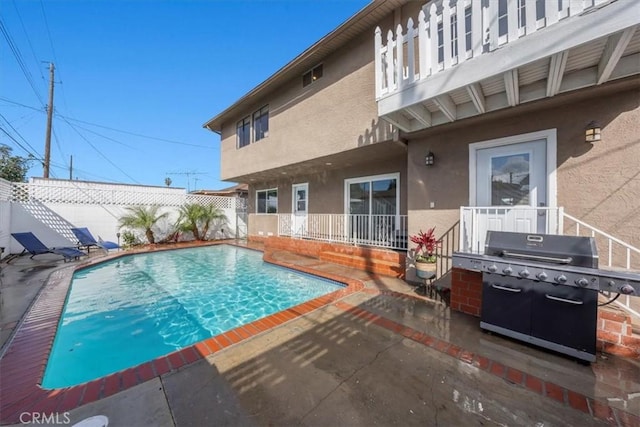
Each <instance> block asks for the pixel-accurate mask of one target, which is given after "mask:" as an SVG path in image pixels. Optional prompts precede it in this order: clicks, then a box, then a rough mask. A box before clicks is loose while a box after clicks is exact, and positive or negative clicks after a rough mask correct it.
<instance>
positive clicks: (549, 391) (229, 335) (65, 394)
mask: <svg viewBox="0 0 640 427" xmlns="http://www.w3.org/2000/svg"><path fill="white" fill-rule="evenodd" d="M163 249H172V248H170V247H167V248H163ZM129 254H130V252H126V253H120V254H116V255H113V256H110V257H109V258H102V259H99V260H89V261H85V262H83V263H80V264H78V265H76V266H71V267H66V268H62V269H60V270H56V271H55V272H53V273H52V274H51V276H50V277H49V280H48V281H47V283H46V284H45V286H44V287H43V290H42V291H41V292H40V294H39V295H38V297H37V298H36V300H35V302H34V304H33V305H32V307H31V308H30V309H29V312H28V313H27V314H26V316H25V317H24V319H23V320H22V322H21V323H20V325H19V326H18V329H17V331H16V333H15V335H14V337H13V339H12V341H11V343H10V345H9V347H8V349H7V351H6V352H5V354H4V355H3V357H2V359H0V372H2V377H1V382H2V389H1V390H0V424H11V423H17V422H19V417H20V414H21V413H23V412H30V413H33V412H38V413H44V414H55V413H63V412H65V411H69V410H72V409H74V408H77V407H79V406H82V405H85V404H87V403H91V402H95V401H97V400H99V399H103V398H105V397H108V396H111V395H114V394H116V393H118V392H120V391H123V390H126V389H128V388H131V387H133V386H135V385H138V384H141V383H143V382H146V381H149V380H151V379H153V378H156V377H159V376H161V375H164V374H166V373H168V372H171V371H175V370H178V369H180V368H181V367H183V366H186V365H189V364H191V363H193V362H196V361H198V360H200V359H202V358H205V357H207V356H209V355H212V354H214V353H216V352H219V351H221V350H222V349H224V348H226V347H229V346H231V345H233V344H236V343H238V342H240V341H243V340H245V339H248V338H251V337H253V336H256V335H258V334H261V333H263V332H266V331H269V330H271V329H273V328H275V327H277V326H279V325H282V324H284V323H286V322H288V321H290V320H293V319H296V318H298V317H300V316H302V315H304V314H307V313H309V312H311V311H314V310H316V309H318V308H321V307H324V306H326V305H328V304H332V303H334V306H335V307H337V308H339V309H341V310H343V311H344V312H345V313H348V314H350V315H351V316H353V317H354V319H359V320H361V321H366V322H369V323H373V324H375V325H376V326H379V327H382V328H385V329H387V330H390V331H392V332H394V333H397V334H400V335H402V336H403V337H405V338H408V339H411V340H413V341H415V342H418V343H421V344H423V345H425V346H428V347H430V348H432V349H434V350H436V351H439V352H441V353H443V354H446V355H448V356H451V357H454V358H456V359H458V360H460V361H461V362H463V363H468V364H470V365H473V366H475V367H476V368H478V369H480V370H483V371H485V372H487V373H489V374H491V375H495V376H497V377H499V378H502V379H504V380H505V381H507V382H509V383H511V384H514V385H516V386H520V387H524V388H526V389H528V390H531V391H533V392H535V393H538V394H541V395H543V396H546V397H548V398H550V399H554V400H556V401H557V402H559V403H561V404H564V405H568V406H571V407H572V408H574V409H577V410H579V411H582V412H584V413H586V414H589V415H591V416H592V417H594V418H597V419H600V420H604V421H607V422H609V423H613V424H617V425H623V426H640V417H638V416H637V415H634V414H631V413H629V412H625V411H623V410H621V409H617V408H613V407H610V406H609V405H607V404H606V403H604V402H601V401H597V400H595V399H593V398H590V397H588V396H585V395H583V394H582V393H580V392H577V391H574V390H569V389H566V388H564V387H561V386H559V385H557V384H555V383H553V382H550V381H546V380H544V379H541V378H537V377H535V376H532V375H529V374H527V373H525V372H523V371H520V370H518V369H514V368H512V367H509V366H506V365H503V364H501V363H499V362H496V361H493V360H490V359H488V358H486V357H483V356H481V355H478V354H474V353H472V352H469V351H466V350H464V349H463V348H460V347H458V346H456V345H454V344H451V343H449V342H447V341H443V340H440V339H438V338H436V337H433V336H430V335H427V334H425V333H423V332H420V331H418V330H415V329H412V328H410V327H407V326H404V325H402V324H400V323H397V322H394V321H392V320H390V319H387V318H385V317H382V316H379V315H377V314H374V313H371V312H369V311H366V310H363V309H362V308H360V307H356V306H353V305H350V304H347V303H345V302H343V301H339V300H341V299H342V298H343V297H345V296H347V295H349V294H352V293H354V292H359V291H363V292H366V293H371V294H384V295H389V296H393V297H396V298H403V299H415V298H416V297H412V296H409V295H406V294H401V293H397V292H392V291H378V290H374V289H364V284H363V283H362V282H361V281H359V280H354V279H349V278H345V277H343V276H339V275H336V274H330V273H327V272H322V271H318V270H316V269H314V268H313V265H308V266H300V265H295V264H291V263H287V262H281V261H278V260H276V259H273V258H272V257H271V256H270V255H269V254H265V255H264V259H265V261H267V262H270V263H273V264H277V265H280V266H283V267H287V268H292V269H295V270H298V271H302V272H305V273H309V274H313V275H316V276H321V277H324V278H327V279H330V280H334V281H338V282H341V283H344V284H345V285H346V288H344V289H340V290H338V291H335V292H332V293H330V294H328V295H324V296H322V297H319V298H315V299H313V300H310V301H307V302H305V303H302V304H299V305H297V306H295V307H292V308H289V309H287V310H284V311H281V312H279V313H275V314H273V315H270V316H267V317H264V318H262V319H259V320H256V321H254V322H251V323H249V324H246V325H243V326H240V327H238V328H235V329H232V330H230V331H228V332H225V333H223V334H220V335H217V336H215V337H212V338H209V339H206V340H204V341H201V342H198V343H196V344H194V345H191V346H189V347H186V348H184V349H182V350H179V351H175V352H173V353H170V354H168V355H166V356H161V357H158V358H156V359H154V360H152V361H150V362H146V363H143V364H140V365H138V366H135V367H132V368H128V369H125V370H123V371H120V372H117V373H114V374H111V375H108V376H106V377H103V378H100V379H97V380H94V381H90V382H87V383H84V384H80V385H77V386H73V387H66V388H62V389H55V390H45V389H43V388H42V387H40V382H41V380H42V376H43V374H44V369H45V366H46V363H47V359H48V355H49V352H50V350H51V346H52V344H53V339H54V337H55V333H56V329H57V326H58V321H59V318H60V315H61V313H62V309H63V306H64V302H65V299H66V296H67V292H68V289H69V285H70V283H71V276H72V275H73V272H74V271H75V270H77V269H80V268H84V267H86V266H89V265H94V264H96V263H99V262H102V261H105V260H107V259H113V258H116V257H119V256H124V255H129ZM318 264H323V263H322V262H320V261H318Z"/></svg>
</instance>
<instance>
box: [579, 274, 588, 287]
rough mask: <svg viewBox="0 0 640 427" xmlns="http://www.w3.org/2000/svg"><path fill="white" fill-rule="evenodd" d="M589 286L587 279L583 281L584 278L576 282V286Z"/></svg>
mask: <svg viewBox="0 0 640 427" xmlns="http://www.w3.org/2000/svg"><path fill="white" fill-rule="evenodd" d="M588 284H589V281H588V280H587V279H585V278H584V277H582V278H580V279H578V280H576V285H578V286H581V287H583V288H584V287H585V286H587V285H588Z"/></svg>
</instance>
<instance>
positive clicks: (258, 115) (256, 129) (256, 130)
mask: <svg viewBox="0 0 640 427" xmlns="http://www.w3.org/2000/svg"><path fill="white" fill-rule="evenodd" d="M253 135H254V138H253V141H254V142H256V141H260V140H261V139H262V138H266V137H267V136H269V106H268V105H266V106H264V107H262V108H261V109H259V110H258V111H256V112H255V113H253Z"/></svg>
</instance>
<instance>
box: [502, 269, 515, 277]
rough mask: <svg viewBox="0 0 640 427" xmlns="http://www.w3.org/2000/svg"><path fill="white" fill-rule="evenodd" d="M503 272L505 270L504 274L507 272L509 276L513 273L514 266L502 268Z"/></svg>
mask: <svg viewBox="0 0 640 427" xmlns="http://www.w3.org/2000/svg"><path fill="white" fill-rule="evenodd" d="M502 272H503V273H504V274H506V275H507V276H509V275H510V274H511V273H513V268H511V267H507V268H505V269H504V270H502Z"/></svg>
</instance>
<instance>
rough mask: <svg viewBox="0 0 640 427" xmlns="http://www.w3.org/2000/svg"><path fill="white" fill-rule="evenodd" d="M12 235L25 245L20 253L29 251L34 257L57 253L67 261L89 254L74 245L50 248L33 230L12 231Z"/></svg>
mask: <svg viewBox="0 0 640 427" xmlns="http://www.w3.org/2000/svg"><path fill="white" fill-rule="evenodd" d="M11 235H12V236H13V238H14V239H16V240H17V241H18V243H20V244H21V245H22V246H23V247H24V250H23V251H22V253H21V254H20V255H22V254H24V253H25V252H29V253H30V254H31V256H30V257H29V258H33V257H34V256H36V255H40V254H56V255H62V256H63V257H64V261H65V262H67V261H69V260H71V259H78V258H80V257H81V256H87V254H85V253H84V252H82V251H80V250H78V249H76V248H72V247H61V248H48V247H47V246H46V245H45V244H44V243H42V242H41V241H40V239H38V238H37V237H36V236H35V235H34V234H33V233H31V232H25V233H11Z"/></svg>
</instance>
